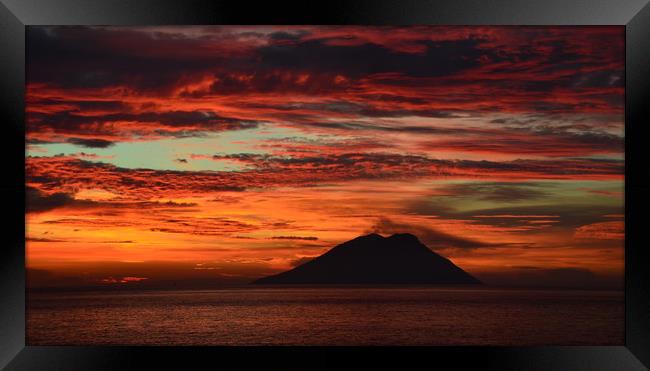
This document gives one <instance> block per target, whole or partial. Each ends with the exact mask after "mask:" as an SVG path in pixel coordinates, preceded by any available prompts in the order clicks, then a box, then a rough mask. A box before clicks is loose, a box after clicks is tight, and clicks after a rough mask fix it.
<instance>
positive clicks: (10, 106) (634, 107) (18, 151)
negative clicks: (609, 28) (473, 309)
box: [0, 0, 650, 371]
mask: <svg viewBox="0 0 650 371" xmlns="http://www.w3.org/2000/svg"><path fill="white" fill-rule="evenodd" d="M158 24H165V25H177V24H178V25H181V24H194V25H199V24H200V25H203V24H364V25H386V24H399V25H409V24H444V25H622V26H623V25H624V26H625V29H626V107H625V115H626V123H625V130H626V135H625V146H626V147H625V161H626V169H625V195H626V197H625V214H626V226H625V233H626V241H625V267H626V269H625V280H626V283H625V301H626V325H625V326H626V328H625V345H624V346H602V347H597V346H588V347H583V346H581V347H417V348H412V347H397V348H388V347H371V348H368V347H360V348H344V347H327V348H315V347H304V348H291V347H265V348H259V347H33V346H25V240H24V237H25V219H24V211H25V204H24V199H25V197H24V196H25V183H24V181H25V162H24V161H25V158H24V155H25V146H24V142H25V125H24V92H25V27H26V26H27V25H158ZM648 66H650V5H649V4H648V0H629V1H622V0H546V1H534V0H529V1H517V0H493V1H482V0H448V1H430V0H401V1H398V0H392V1H391V0H363V1H361V0H356V1H333V0H330V1H321V2H318V3H309V2H302V3H300V2H288V1H287V2H279V1H273V2H260V3H259V4H256V3H252V2H246V1H207V0H194V1H189V0H186V1H171V0H130V1H129V0H113V1H108V0H104V1H99V0H0V71H1V72H0V84H2V88H1V89H0V94H1V95H2V99H1V107H2V109H1V112H2V118H3V120H2V124H3V126H2V128H3V131H2V134H1V135H0V138H1V139H0V140H1V141H2V143H1V144H0V153H1V155H2V157H1V158H2V159H3V160H4V161H3V162H4V170H5V174H4V176H2V177H0V179H1V180H0V190H1V191H2V195H3V200H2V209H3V210H4V213H3V214H4V216H5V218H4V219H5V222H4V223H2V228H3V232H4V233H3V236H4V243H3V244H2V246H1V247H0V254H1V260H0V368H1V367H6V369H7V370H41V369H42V370H86V369H88V370H98V369H102V370H109V369H111V370H112V369H119V370H126V369H153V368H156V369H161V368H162V369H194V368H198V367H199V365H203V367H205V368H246V369H251V368H253V367H254V366H257V367H260V368H269V367H270V368H273V369H303V370H304V369H314V368H328V369H332V368H339V367H344V366H345V367H355V368H359V367H362V368H363V369H369V368H371V367H383V368H391V369H393V368H395V369H409V368H416V367H418V368H419V367H426V368H438V367H439V366H440V365H442V364H444V365H448V366H447V368H449V367H453V369H463V368H472V369H473V368H481V369H495V370H529V369H530V370H590V371H592V370H643V369H647V368H648V367H649V366H650V331H649V328H650V326H649V325H650V305H649V302H650V285H649V281H650V280H648V277H649V275H650V274H649V271H650V270H649V269H648V262H650V259H648V246H650V244H649V243H648V242H649V239H648V235H647V233H645V232H646V231H647V230H648V229H649V227H650V218H648V217H647V214H646V213H647V210H648V208H647V206H648V196H647V195H648V192H650V175H649V174H650V172H648V171H647V170H646V168H645V166H644V165H645V163H644V159H645V155H646V154H647V153H648V147H649V146H648V145H647V144H646V143H645V142H646V138H648V137H647V136H646V135H647V134H648V132H649V130H648V126H649V125H650V108H649V107H650V104H649V103H650V101H649V100H648V98H649V97H650V76H648V75H647V74H646V71H647V70H648ZM203 367H201V368H203Z"/></svg>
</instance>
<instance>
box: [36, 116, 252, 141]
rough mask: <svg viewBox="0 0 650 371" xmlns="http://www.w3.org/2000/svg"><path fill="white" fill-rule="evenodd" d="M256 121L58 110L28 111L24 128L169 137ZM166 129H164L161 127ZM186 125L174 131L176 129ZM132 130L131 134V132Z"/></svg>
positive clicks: (240, 126) (245, 125) (247, 126)
mask: <svg viewBox="0 0 650 371" xmlns="http://www.w3.org/2000/svg"><path fill="white" fill-rule="evenodd" d="M120 122H138V123H146V124H153V125H152V126H151V128H149V129H147V128H146V127H144V128H143V127H139V128H137V129H132V128H131V127H130V126H129V125H122V126H119V123H120ZM258 125H259V122H254V121H249V120H240V119H238V118H233V117H224V116H220V115H218V114H216V113H215V112H212V111H167V112H141V113H129V112H120V113H107V114H99V115H98V114H96V115H88V114H75V113H73V112H70V111H62V112H57V113H52V114H44V113H29V114H28V130H29V131H31V132H38V131H41V130H49V129H48V128H51V129H52V130H54V132H57V133H78V134H87V133H93V134H102V135H118V134H120V132H119V131H118V129H120V128H121V129H122V130H123V131H124V132H126V133H128V132H129V131H131V132H134V133H136V134H139V135H143V134H144V135H146V134H150V135H151V134H158V135H163V134H165V133H167V134H168V135H173V136H196V133H195V132H197V131H199V132H200V131H204V130H208V131H225V130H238V129H239V130H241V129H251V128H256V127H258ZM165 128H167V130H165ZM183 128H186V130H185V131H182V132H181V133H178V129H183ZM134 133H132V134H134ZM68 141H70V142H71V143H74V144H79V145H83V146H88V147H93V146H94V147H95V148H105V147H106V146H109V145H110V144H112V143H111V142H110V141H106V140H102V139H82V138H69V139H68Z"/></svg>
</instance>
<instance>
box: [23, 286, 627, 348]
mask: <svg viewBox="0 0 650 371" xmlns="http://www.w3.org/2000/svg"><path fill="white" fill-rule="evenodd" d="M27 298H28V300H27V311H26V313H27V320H26V341H27V344H28V345H188V346H189V345H212V346H216V345H325V346H339V345H341V346H347V345H355V346H356V345H397V346H399V345H405V346H406V345H429V346H443V345H480V346H486V345H488V346H492V345H494V346H533V345H622V344H624V329H625V325H624V322H625V301H624V293H623V292H622V291H586V290H585V291H579V290H540V289H536V290H530V289H513V288H489V287H479V288H475V287H472V288H470V287H464V288H459V287H359V286H355V287H258V286H255V287H251V286H247V287H234V288H226V289H219V290H177V291H110V292H107V291H78V292H70V291H68V292H61V291H59V292H29V293H28V295H27Z"/></svg>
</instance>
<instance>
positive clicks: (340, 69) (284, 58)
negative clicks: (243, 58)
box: [258, 39, 501, 78]
mask: <svg viewBox="0 0 650 371" xmlns="http://www.w3.org/2000/svg"><path fill="white" fill-rule="evenodd" d="M328 41H329V40H328V39H320V40H309V41H304V42H298V43H291V44H281V45H269V46H266V47H262V48H260V49H259V50H258V53H259V55H260V58H261V60H262V62H263V63H264V64H265V65H268V66H269V67H271V68H275V69H286V70H298V71H315V72H327V73H335V74H340V75H343V76H351V77H355V78H356V77H360V76H364V75H371V74H378V73H384V72H395V71H399V72H400V73H402V74H405V75H408V76H413V77H432V76H449V75H451V74H454V73H457V72H459V71H462V70H466V69H469V68H471V67H475V66H478V65H479V63H480V62H479V59H480V58H481V56H483V55H485V54H489V55H490V56H491V57H492V58H494V59H495V60H499V59H501V58H500V57H499V56H498V55H496V54H495V53H494V52H493V51H490V50H484V49H482V48H481V46H480V45H481V40H478V39H463V40H456V41H439V42H432V41H428V40H422V41H419V42H418V44H420V45H421V46H422V47H423V48H424V50H425V52H424V53H417V54H414V53H405V52H397V51H395V50H391V49H389V48H387V47H384V46H381V45H377V44H370V43H367V44H362V45H353V46H344V45H337V44H332V43H329V42H328Z"/></svg>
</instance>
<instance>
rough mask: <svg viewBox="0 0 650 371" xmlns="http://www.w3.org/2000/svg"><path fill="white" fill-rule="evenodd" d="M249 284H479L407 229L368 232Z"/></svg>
mask: <svg viewBox="0 0 650 371" xmlns="http://www.w3.org/2000/svg"><path fill="white" fill-rule="evenodd" d="M252 283H253V284H481V282H480V281H479V280H477V279H476V278H474V277H473V276H471V275H470V274H468V273H467V272H465V271H464V270H462V269H461V268H460V267H458V266H456V265H455V264H454V263H452V262H451V261H450V260H449V259H447V258H445V257H443V256H440V255H438V254H436V253H435V252H433V251H432V250H431V249H429V248H428V247H427V246H426V245H424V244H423V243H421V242H420V240H419V239H418V238H417V237H416V236H414V235H412V234H410V233H396V234H393V235H391V236H389V237H383V236H381V235H379V234H377V233H371V234H367V235H363V236H359V237H356V238H354V239H351V240H349V241H346V242H344V243H341V244H339V245H337V246H335V247H333V248H331V249H330V250H328V251H327V252H325V253H323V254H322V255H320V256H318V257H316V258H314V259H312V260H310V261H308V262H306V263H304V264H301V265H299V266H297V267H295V268H293V269H291V270H288V271H285V272H282V273H278V274H275V275H271V276H267V277H262V278H259V279H257V280H255V281H253V282H252Z"/></svg>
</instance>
